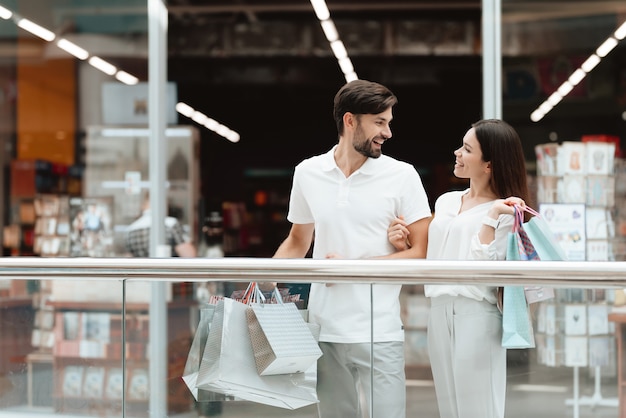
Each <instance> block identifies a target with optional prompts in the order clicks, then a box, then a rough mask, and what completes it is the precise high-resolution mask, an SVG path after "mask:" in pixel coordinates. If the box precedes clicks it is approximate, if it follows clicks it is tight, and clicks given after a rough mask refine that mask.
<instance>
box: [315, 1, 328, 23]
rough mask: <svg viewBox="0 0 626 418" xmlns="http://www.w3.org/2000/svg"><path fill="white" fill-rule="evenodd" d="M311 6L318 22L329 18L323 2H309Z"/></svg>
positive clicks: (326, 7)
mask: <svg viewBox="0 0 626 418" xmlns="http://www.w3.org/2000/svg"><path fill="white" fill-rule="evenodd" d="M311 5H312V6H313V10H315V15H316V16H317V18H318V19H319V20H326V19H328V18H330V12H329V11H328V6H326V1H325V0H311Z"/></svg>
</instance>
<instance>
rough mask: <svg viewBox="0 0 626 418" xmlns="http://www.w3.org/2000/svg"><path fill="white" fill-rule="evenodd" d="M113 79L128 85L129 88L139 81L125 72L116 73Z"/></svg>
mask: <svg viewBox="0 0 626 418" xmlns="http://www.w3.org/2000/svg"><path fill="white" fill-rule="evenodd" d="M115 78H117V79H118V80H119V81H121V82H122V83H124V84H128V85H129V86H134V85H135V84H137V83H139V79H138V78H137V77H135V76H134V75H132V74H128V73H127V72H126V71H118V72H117V74H115Z"/></svg>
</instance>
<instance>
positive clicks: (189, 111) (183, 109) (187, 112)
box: [176, 102, 193, 118]
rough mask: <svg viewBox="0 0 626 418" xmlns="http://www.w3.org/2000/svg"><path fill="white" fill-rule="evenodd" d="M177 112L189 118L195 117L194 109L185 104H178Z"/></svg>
mask: <svg viewBox="0 0 626 418" xmlns="http://www.w3.org/2000/svg"><path fill="white" fill-rule="evenodd" d="M176 111H177V112H178V113H180V114H181V115H183V116H187V117H188V118H190V117H191V115H193V107H191V106H189V105H188V104H187V103H183V102H178V103H176Z"/></svg>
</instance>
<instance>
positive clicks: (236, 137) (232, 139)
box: [226, 131, 241, 142]
mask: <svg viewBox="0 0 626 418" xmlns="http://www.w3.org/2000/svg"><path fill="white" fill-rule="evenodd" d="M226 139H228V140H229V141H230V142H239V140H240V139H241V136H239V134H238V133H237V132H235V131H230V133H229V134H228V136H226Z"/></svg>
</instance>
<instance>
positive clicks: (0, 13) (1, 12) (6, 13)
mask: <svg viewBox="0 0 626 418" xmlns="http://www.w3.org/2000/svg"><path fill="white" fill-rule="evenodd" d="M0 17H1V18H3V19H4V20H9V19H11V17H13V12H12V11H10V10H9V9H5V8H4V7H2V6H0Z"/></svg>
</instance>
